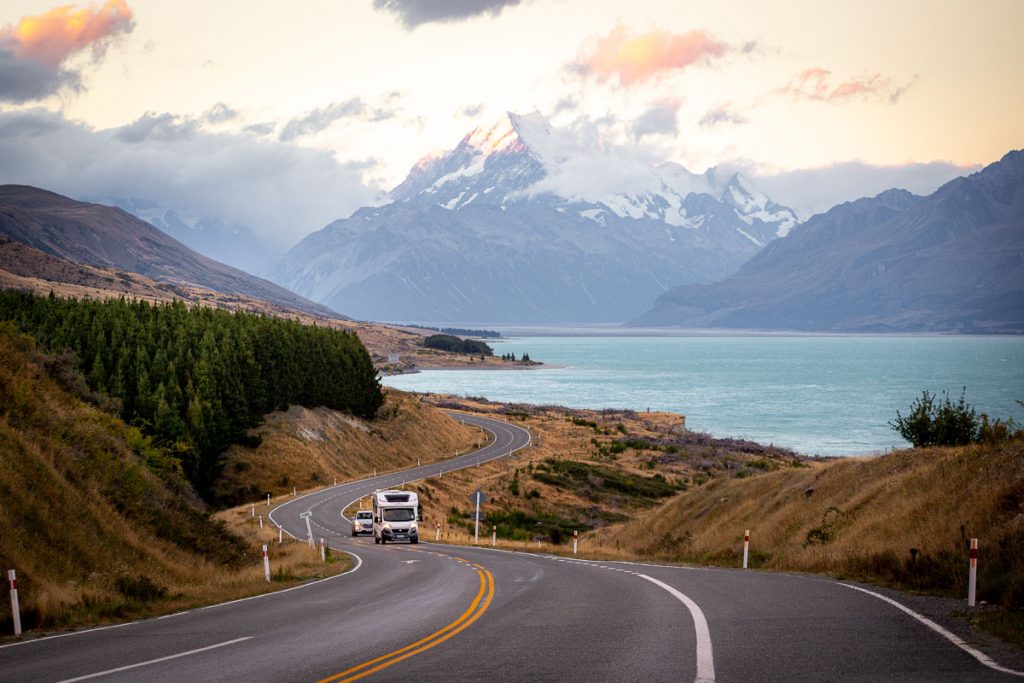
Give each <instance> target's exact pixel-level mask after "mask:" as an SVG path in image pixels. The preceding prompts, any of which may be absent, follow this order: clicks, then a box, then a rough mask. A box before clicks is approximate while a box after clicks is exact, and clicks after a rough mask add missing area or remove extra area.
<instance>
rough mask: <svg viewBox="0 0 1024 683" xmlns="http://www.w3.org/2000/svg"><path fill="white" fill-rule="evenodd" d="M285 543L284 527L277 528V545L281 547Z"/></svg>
mask: <svg viewBox="0 0 1024 683" xmlns="http://www.w3.org/2000/svg"><path fill="white" fill-rule="evenodd" d="M282 543H284V527H281V526H279V527H277V544H278V545H281V544H282Z"/></svg>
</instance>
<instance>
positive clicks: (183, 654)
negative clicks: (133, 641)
mask: <svg viewBox="0 0 1024 683" xmlns="http://www.w3.org/2000/svg"><path fill="white" fill-rule="evenodd" d="M243 640H252V636H246V637H245V638H235V639H234V640H228V641H225V642H223V643H217V644H216V645H207V646H206V647H201V648H199V649H197V650H189V651H188V652H179V653H178V654H176V655H167V656H166V657H160V658H159V659H151V660H149V661H148V662H139V663H138V664H129V665H128V666H120V667H118V668H116V669H107V670H106V671H99V672H97V673H94V674H87V675H85V676H79V677H78V678H66V679H64V680H63V681H58V683H74V682H75V681H86V680H88V679H90V678H99V677H100V676H108V675H110V674H116V673H120V672H122V671H128V670H129V669H138V668H139V667H141V666H149V665H150V664H159V663H160V662H166V661H168V660H171V659H178V658H179V657H188V656H189V655H195V654H199V653H200V652H206V651H207V650H215V649H217V648H218V647H225V646H227V645H234V644H235V643H241V642H242V641H243Z"/></svg>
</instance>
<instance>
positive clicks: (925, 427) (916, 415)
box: [889, 388, 979, 448]
mask: <svg viewBox="0 0 1024 683" xmlns="http://www.w3.org/2000/svg"><path fill="white" fill-rule="evenodd" d="M966 391H967V390H966V388H965V389H964V391H963V392H961V394H960V400H959V401H957V402H956V403H954V402H953V400H952V399H950V397H949V393H948V392H946V391H943V392H942V400H941V401H940V400H939V399H938V396H935V395H933V394H930V393H928V390H927V389H926V390H924V391H922V392H921V396H920V397H919V398H918V399H917V400H916V401H914V402H913V403H912V404H911V405H910V412H909V413H907V416H906V417H904V416H903V415H902V414H901V413H900V411H898V410H897V411H896V419H895V420H893V421H892V422H890V423H889V426H890V427H892V429H893V430H895V431H897V432H899V434H900V436H902V437H903V438H904V439H906V440H907V441H909V442H910V443H911V444H912V445H913V446H914V448H921V447H924V446H963V445H965V444H968V443H971V442H972V441H976V440H977V438H978V429H979V425H978V414H977V412H976V411H975V410H974V408H972V407H971V406H970V405H968V403H967V401H966V400H965V399H964V395H965V394H966Z"/></svg>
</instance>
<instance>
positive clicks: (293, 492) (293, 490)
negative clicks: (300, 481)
mask: <svg viewBox="0 0 1024 683" xmlns="http://www.w3.org/2000/svg"><path fill="white" fill-rule="evenodd" d="M292 495H293V496H294V495H295V487H294V486H293V487H292Z"/></svg>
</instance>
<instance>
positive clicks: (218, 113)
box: [203, 102, 240, 123]
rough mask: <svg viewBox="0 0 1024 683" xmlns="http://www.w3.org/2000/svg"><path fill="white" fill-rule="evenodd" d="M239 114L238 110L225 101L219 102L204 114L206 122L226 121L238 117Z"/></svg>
mask: <svg viewBox="0 0 1024 683" xmlns="http://www.w3.org/2000/svg"><path fill="white" fill-rule="evenodd" d="M239 116H240V115H239V113H238V112H237V111H235V110H234V109H232V108H231V107H229V106H228V105H226V104H224V103H223V102H218V103H217V104H215V105H213V106H212V107H210V108H209V109H208V110H207V111H206V112H205V113H204V114H203V121H205V122H206V123H226V122H228V121H234V120H236V119H238V118H239Z"/></svg>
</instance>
